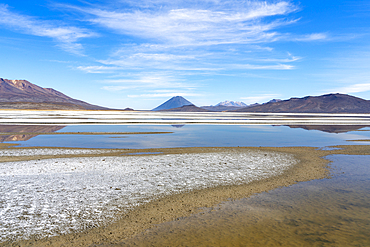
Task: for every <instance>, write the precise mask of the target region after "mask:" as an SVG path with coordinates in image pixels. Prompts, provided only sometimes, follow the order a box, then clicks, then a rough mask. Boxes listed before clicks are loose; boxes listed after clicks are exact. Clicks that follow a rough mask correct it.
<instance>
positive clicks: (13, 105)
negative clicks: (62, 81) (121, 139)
mask: <svg viewBox="0 0 370 247" xmlns="http://www.w3.org/2000/svg"><path fill="white" fill-rule="evenodd" d="M0 109H53V110H56V109H63V110H65V109H76V110H78V109H79V110H108V108H105V107H101V106H97V105H92V104H89V103H86V102H84V101H81V100H77V99H73V98H71V97H68V96H67V95H65V94H63V93H61V92H59V91H57V90H54V89H52V88H42V87H39V86H37V85H35V84H32V83H31V82H29V81H26V80H7V79H3V78H0Z"/></svg>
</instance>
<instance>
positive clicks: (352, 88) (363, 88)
mask: <svg viewBox="0 0 370 247" xmlns="http://www.w3.org/2000/svg"><path fill="white" fill-rule="evenodd" d="M333 91H334V92H335V93H345V94H350V93H361V92H367V91H370V83H359V84H353V85H349V86H346V87H342V88H338V89H334V90H333Z"/></svg>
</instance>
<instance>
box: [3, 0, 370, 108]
mask: <svg viewBox="0 0 370 247" xmlns="http://www.w3.org/2000/svg"><path fill="white" fill-rule="evenodd" d="M0 52H1V57H2V59H1V60H0V77H1V78H6V79H26V80H29V81H30V82H32V83H34V84H37V85H39V86H42V87H51V88H54V89H56V90H59V91H61V92H63V93H65V94H67V95H69V96H71V97H74V98H77V99H81V100H84V101H87V102H89V103H93V104H98V105H102V106H108V107H114V108H125V107H132V108H134V109H152V108H154V107H156V106H157V105H159V104H161V103H163V102H164V101H165V100H167V99H169V98H170V97H172V96H176V95H181V96H184V97H185V98H187V99H188V100H190V101H191V102H193V103H194V104H196V105H198V106H202V105H215V104H217V103H219V102H220V101H224V100H234V101H243V102H245V103H247V104H250V103H255V102H259V103H262V102H266V101H268V100H270V99H273V98H279V99H288V98H291V97H303V96H306V95H322V94H326V93H336V92H340V93H348V94H351V95H355V96H358V97H362V98H365V99H370V1H368V0H359V1H344V0H335V1H332V0H325V1H322V0H321V1H317V0H302V1H279V0H276V1H242V0H240V1H236V0H229V1H219V0H204V1H199V0H187V1H180V0H143V1H134V0H112V1H101V0H97V1H90V0H81V1H79V0H55V1H52V0H47V1H44V0H39V1H18V0H11V1H8V0H6V1H4V0H3V1H1V0H0Z"/></svg>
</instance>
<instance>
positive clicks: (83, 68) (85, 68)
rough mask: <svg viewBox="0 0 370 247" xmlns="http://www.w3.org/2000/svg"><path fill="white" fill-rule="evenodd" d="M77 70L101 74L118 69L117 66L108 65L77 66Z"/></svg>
mask: <svg viewBox="0 0 370 247" xmlns="http://www.w3.org/2000/svg"><path fill="white" fill-rule="evenodd" d="M77 69H78V70H81V71H84V72H86V73H91V74H102V73H113V72H114V71H116V70H118V69H119V68H118V67H109V66H78V67H77Z"/></svg>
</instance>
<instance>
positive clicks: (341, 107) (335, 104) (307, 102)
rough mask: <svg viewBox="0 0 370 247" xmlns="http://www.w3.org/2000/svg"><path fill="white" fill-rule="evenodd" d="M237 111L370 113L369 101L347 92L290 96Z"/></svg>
mask: <svg viewBox="0 0 370 247" xmlns="http://www.w3.org/2000/svg"><path fill="white" fill-rule="evenodd" d="M235 111H237V112H275V113H279V112H281V113H289V112H291V113H370V101H369V100H364V99H361V98H357V97H354V96H351V95H347V94H339V93H337V94H325V95H321V96H307V97H304V98H291V99H288V100H282V101H277V102H269V103H266V104H262V105H257V106H251V107H245V108H241V109H238V110H235Z"/></svg>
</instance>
